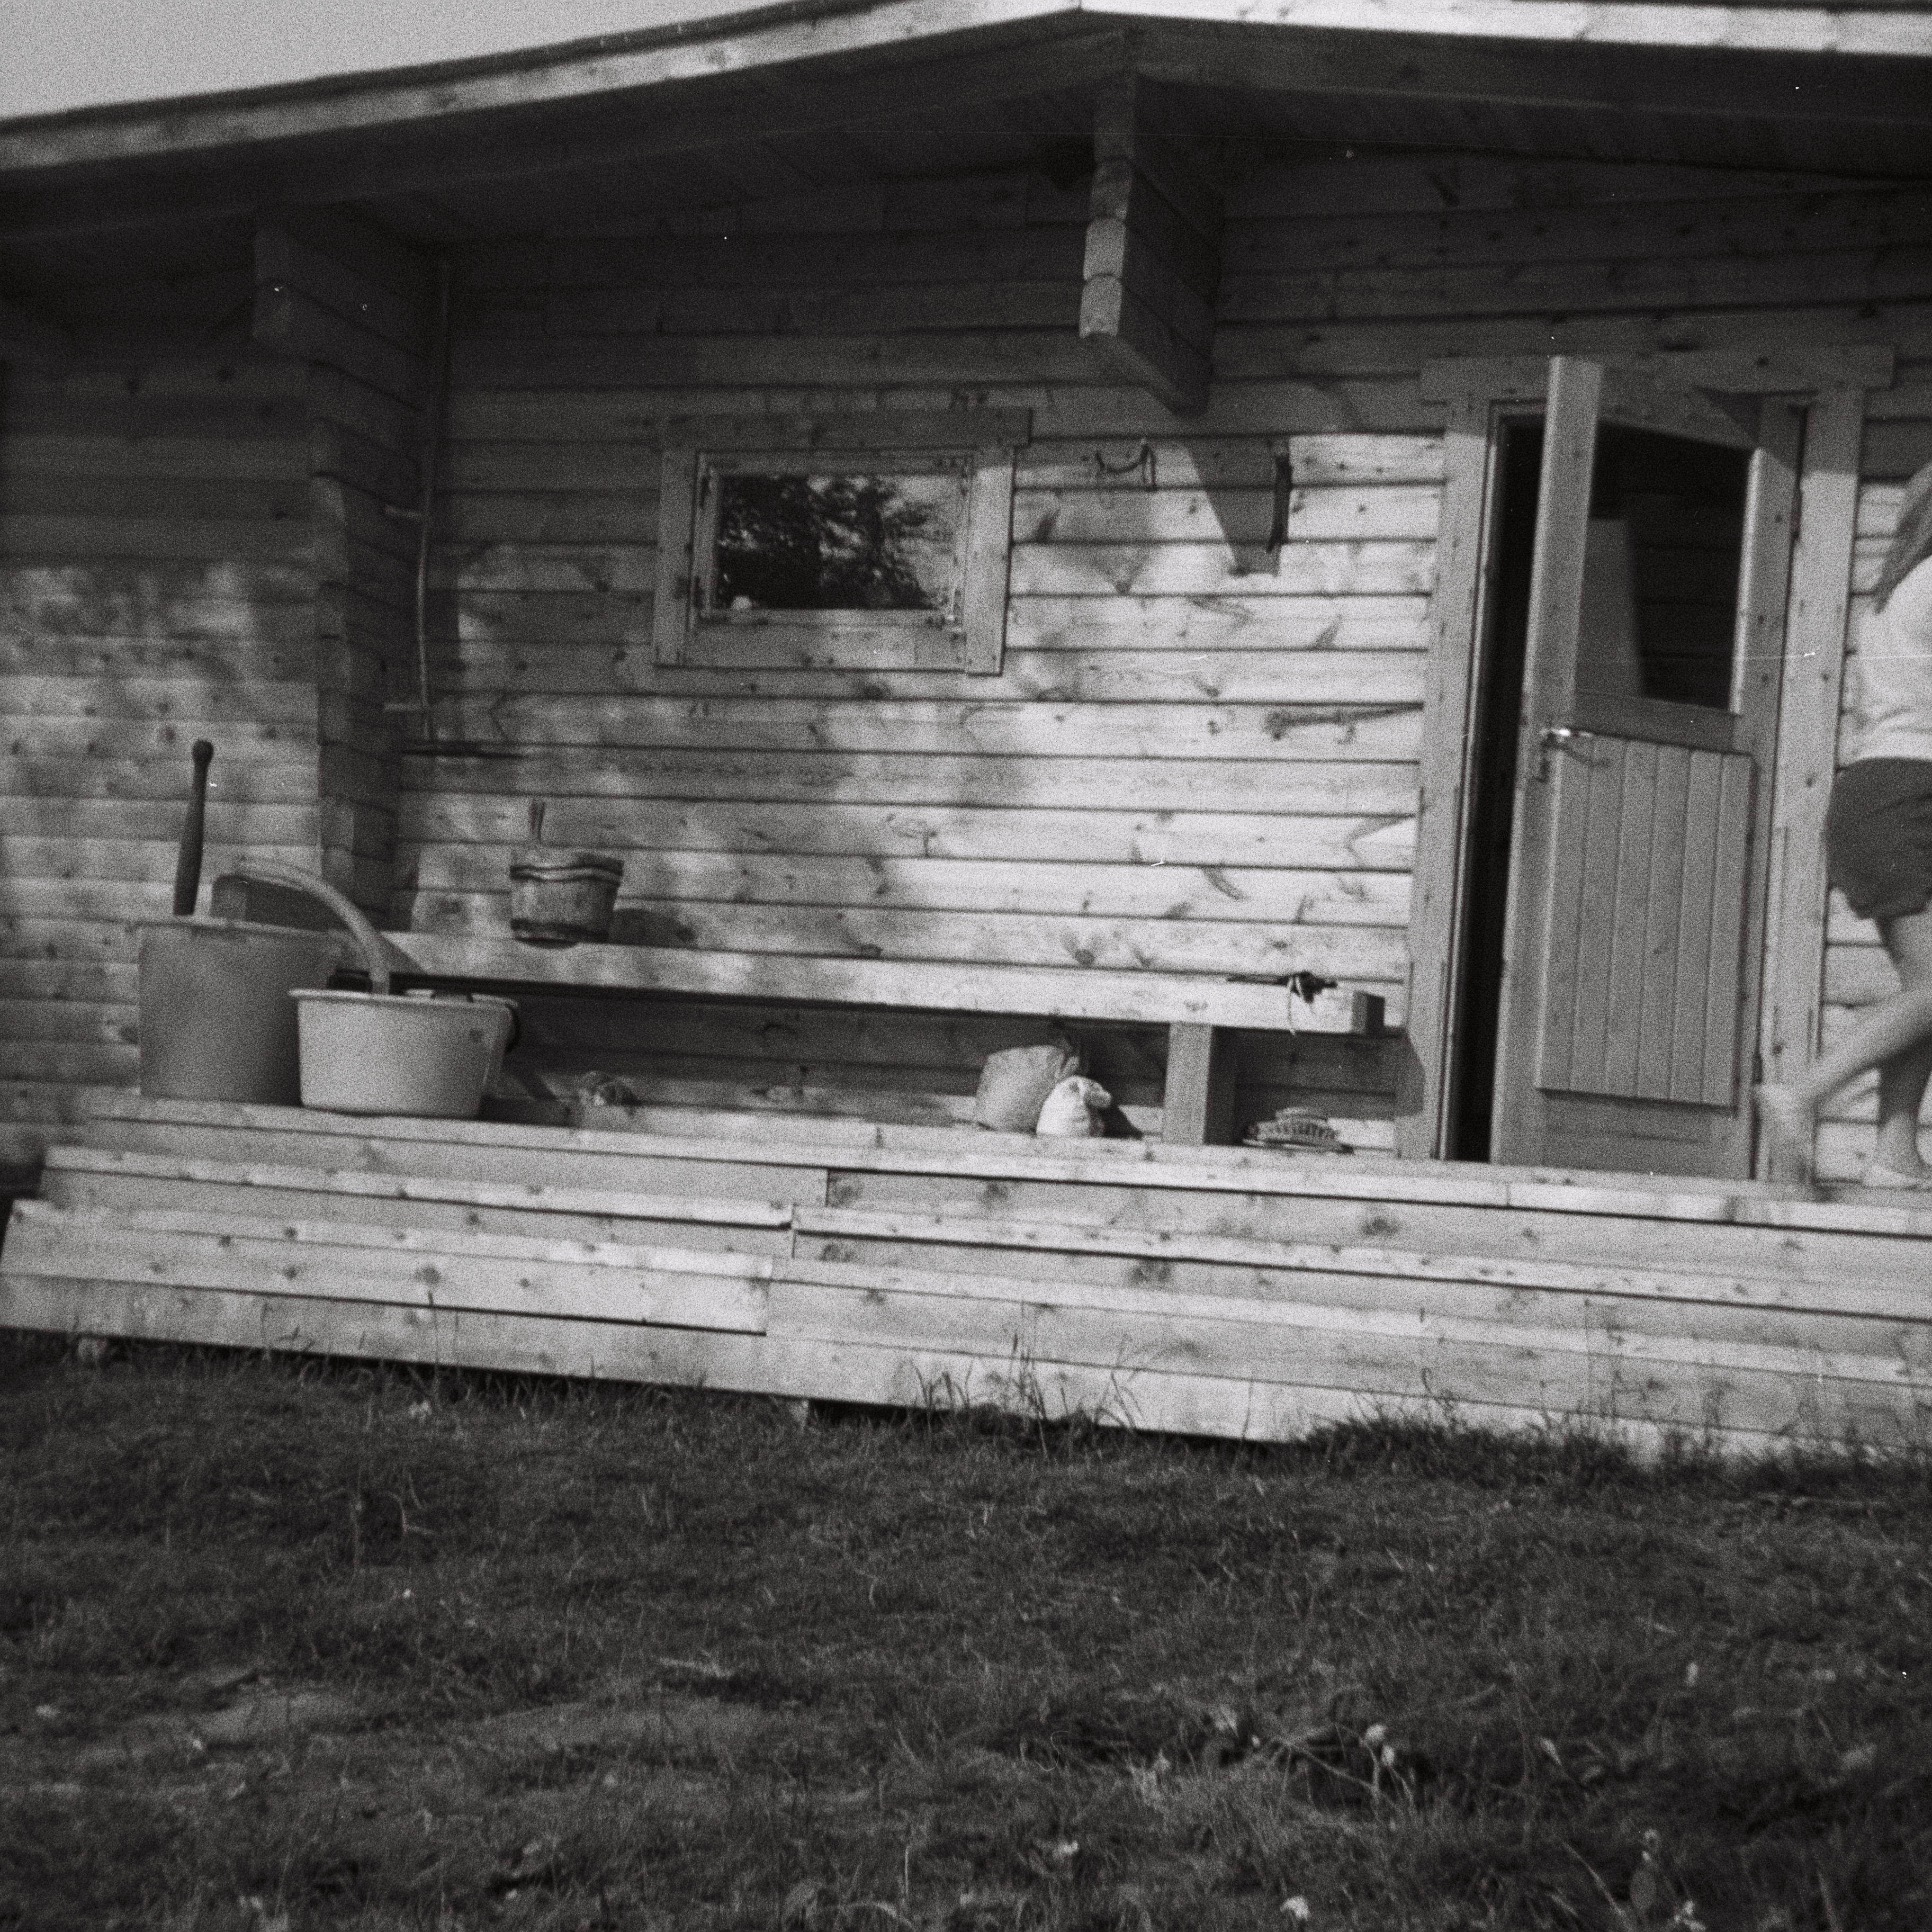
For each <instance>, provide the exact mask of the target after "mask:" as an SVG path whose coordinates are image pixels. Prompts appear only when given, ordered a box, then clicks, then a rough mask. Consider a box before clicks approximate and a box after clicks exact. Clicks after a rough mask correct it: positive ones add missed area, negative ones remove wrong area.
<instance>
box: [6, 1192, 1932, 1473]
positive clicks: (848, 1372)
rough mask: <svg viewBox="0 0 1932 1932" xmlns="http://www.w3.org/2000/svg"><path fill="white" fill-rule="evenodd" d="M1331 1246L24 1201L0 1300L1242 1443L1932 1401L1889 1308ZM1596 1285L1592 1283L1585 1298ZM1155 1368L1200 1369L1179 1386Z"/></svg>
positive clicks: (1778, 1417) (1797, 1430) (1865, 1415)
mask: <svg viewBox="0 0 1932 1932" xmlns="http://www.w3.org/2000/svg"><path fill="white" fill-rule="evenodd" d="M848 1232H849V1231H848ZM1324 1259H1326V1260H1328V1261H1329V1262H1337V1261H1339V1262H1341V1263H1343V1264H1344V1265H1342V1266H1340V1267H1337V1266H1328V1267H1323V1268H1310V1269H1308V1270H1306V1271H1303V1272H1302V1273H1301V1274H1298V1275H1297V1274H1295V1273H1294V1272H1293V1271H1275V1272H1274V1273H1273V1274H1270V1275H1268V1277H1266V1278H1265V1279H1264V1278H1263V1277H1262V1275H1261V1274H1260V1273H1259V1271H1257V1272H1256V1274H1254V1275H1253V1277H1251V1278H1250V1279H1249V1280H1247V1282H1246V1283H1245V1284H1244V1292H1241V1293H1238V1294H1234V1293H1208V1292H1193V1291H1190V1290H1184V1289H1177V1288H1175V1287H1174V1286H1172V1285H1171V1284H1168V1283H1163V1284H1161V1285H1159V1286H1146V1285H1134V1284H1128V1283H1120V1282H1105V1283H1088V1282H1082V1281H1079V1280H1073V1279H1069V1278H1067V1277H1064V1275H1063V1276H1062V1277H1059V1278H1056V1279H1055V1280H1051V1281H1050V1282H1049V1281H1043V1280H1041V1279H1040V1278H1039V1277H1026V1276H1022V1275H1015V1274H1001V1273H996V1272H993V1271H986V1272H976V1273H966V1274H960V1273H953V1272H950V1271H944V1270H942V1269H941V1268H935V1267H933V1266H932V1265H924V1266H921V1267H919V1268H887V1267H880V1266H877V1265H869V1264H867V1263H863V1262H850V1261H839V1262H832V1261H826V1260H819V1259H810V1258H807V1257H799V1258H793V1259H784V1258H781V1257H775V1256H750V1255H730V1254H724V1253H718V1252H716V1251H715V1250H714V1251H691V1250H667V1249H644V1248H637V1247H622V1246H619V1245H617V1244H592V1243H584V1242H579V1241H535V1240H531V1239H529V1238H522V1237H515V1236H508V1235H477V1234H457V1233H452V1232H449V1231H446V1230H415V1229H395V1228H385V1227H375V1226H368V1225H366V1224H362V1223H343V1222H335V1221H330V1222H325V1223H314V1222H290V1221H278V1220H272V1219H265V1218H258V1217H248V1216H242V1215H225V1214H211V1213H207V1212H205V1211H199V1210H196V1211H169V1210H166V1209H160V1208H145V1209H139V1210H129V1209H110V1208H70V1207H61V1206H56V1205H52V1204H51V1203H47V1202H23V1203H21V1204H20V1205H19V1206H18V1207H17V1210H16V1213H15V1217H14V1220H13V1224H12V1226H11V1228H10V1233H9V1237H8V1241H7V1247H6V1250H5V1256H4V1261H5V1269H4V1272H0V1320H4V1321H5V1322H7V1323H9V1324H11V1325H19V1326H23V1327H31V1328H56V1329H62V1328H65V1329H68V1330H70V1331H87V1332H101V1333H107V1334H122V1335H136V1336H152V1337H165V1338H166V1339H170V1340H182V1341H193V1342H201V1343H225V1344H229V1345H240V1346H251V1347H271V1348H280V1349H301V1350H310V1351H315V1352H324V1353H345V1354H358V1355H361V1354H376V1355H395V1356H397V1357H398V1358H401V1359H404V1360H410V1361H422V1360H433V1361H440V1362H443V1363H446V1364H452V1365H460V1366H464V1367H517V1366H532V1365H535V1366H539V1367H542V1368H544V1370H546V1371H547V1372H553V1373H592V1374H601V1375H604V1376H611V1375H619V1376H637V1377H638V1378H639V1379H646V1380H653V1381H668V1382H704V1383H707V1384H709V1385H713V1386H718V1387H732V1388H754V1389H761V1390H763V1391H765V1392H767V1393H772V1394H805V1395H813V1396H818V1397H827V1398H832V1399H846V1400H854V1399H859V1400H863V1399H869V1397H868V1396H867V1395H866V1394H865V1393H864V1392H865V1391H870V1390H872V1389H874V1388H877V1386H878V1381H879V1376H880V1373H882V1370H881V1365H880V1361H879V1360H878V1357H879V1355H880V1352H886V1353H888V1354H892V1355H896V1356H897V1357H898V1358H901V1364H902V1365H903V1364H925V1365H927V1366H931V1365H932V1364H935V1363H938V1364H944V1365H945V1367H944V1371H943V1372H944V1373H945V1374H946V1375H947V1376H949V1377H954V1376H958V1375H962V1374H967V1375H968V1382H967V1383H965V1384H962V1385H959V1386H958V1387H953V1385H951V1384H949V1385H948V1386H949V1395H948V1399H949V1400H950V1399H951V1397H953V1396H956V1395H959V1394H965V1395H968V1396H970V1395H971V1393H972V1390H973V1388H974V1387H976V1386H978V1384H975V1383H974V1382H972V1381H971V1376H973V1375H977V1376H978V1377H979V1378H980V1382H982V1383H983V1382H984V1380H985V1379H986V1377H988V1376H992V1377H993V1378H994V1379H995V1381H999V1380H1000V1379H1002V1378H1004V1379H1005V1381H1006V1382H1008V1383H1010V1382H1012V1380H1013V1378H1014V1377H1016V1376H1022V1377H1025V1378H1031V1379H1032V1382H1033V1384H1034V1385H1038V1384H1039V1383H1040V1379H1041V1378H1042V1377H1043V1376H1044V1377H1046V1379H1047V1380H1048V1381H1049V1382H1052V1383H1053V1384H1054V1385H1055V1386H1057V1387H1060V1388H1063V1389H1064V1388H1080V1389H1082V1390H1085V1391H1087V1394H1086V1396H1085V1397H1083V1398H1082V1400H1083V1401H1085V1402H1086V1403H1088V1406H1094V1400H1096V1397H1095V1394H1094V1392H1095V1391H1096V1390H1097V1389H1099V1388H1102V1387H1103V1383H1102V1382H1100V1380H1097V1379H1104V1391H1105V1400H1104V1401H1103V1402H1102V1403H1101V1404H1100V1406H1101V1409H1102V1411H1103V1413H1106V1414H1110V1415H1113V1416H1114V1417H1115V1419H1117V1420H1126V1421H1136V1420H1139V1421H1141V1422H1142V1424H1143V1425H1144V1426H1149V1427H1176V1426H1180V1425H1178V1424H1176V1423H1175V1421H1172V1420H1171V1419H1169V1418H1172V1417H1173V1416H1175V1415H1188V1416H1190V1417H1194V1418H1202V1417H1205V1416H1206V1415H1209V1414H1210V1413H1213V1414H1216V1415H1219V1417H1220V1422H1219V1424H1217V1430H1216V1431H1215V1432H1214V1433H1237V1434H1243V1435H1253V1434H1254V1433H1257V1431H1256V1424H1255V1423H1254V1421H1253V1418H1254V1416H1255V1415H1256V1414H1258V1413H1259V1414H1260V1415H1264V1416H1268V1417H1276V1418H1278V1417H1279V1416H1280V1415H1283V1414H1286V1413H1289V1412H1293V1413H1296V1414H1305V1413H1311V1412H1320V1413H1322V1414H1324V1415H1333V1414H1335V1413H1337V1412H1340V1406H1342V1405H1344V1404H1346V1403H1354V1404H1355V1405H1356V1409H1355V1412H1357V1413H1362V1412H1367V1411H1376V1410H1395V1411H1400V1412H1435V1413H1442V1412H1445V1409H1448V1410H1450V1411H1454V1412H1461V1411H1463V1410H1464V1409H1469V1410H1472V1411H1473V1412H1477V1413H1478V1414H1479V1415H1481V1416H1484V1417H1487V1418H1490V1419H1506V1418H1511V1417H1513V1418H1515V1419H1517V1421H1523V1420H1526V1419H1528V1418H1531V1417H1532V1416H1541V1417H1544V1418H1571V1419H1572V1420H1582V1421H1589V1422H1590V1423H1591V1424H1597V1425H1602V1426H1605V1427H1616V1428H1619V1429H1622V1428H1623V1427H1625V1426H1626V1425H1632V1426H1637V1427H1640V1429H1641V1430H1646V1431H1650V1432H1653V1433H1654V1432H1657V1431H1670V1430H1674V1431H1677V1432H1680V1433H1691V1434H1703V1435H1708V1436H1715V1437H1721V1438H1724V1439H1730V1440H1732V1441H1734V1442H1744V1441H1745V1439H1750V1440H1751V1441H1757V1440H1758V1439H1763V1438H1767V1437H1770V1436H1784V1437H1785V1438H1787V1439H1790V1438H1792V1437H1793V1436H1797V1437H1802V1438H1810V1437H1814V1436H1815V1437H1821V1438H1826V1439H1842V1438H1843V1437H1844V1436H1847V1435H1850V1436H1856V1437H1857V1438H1858V1439H1860V1440H1862V1441H1865V1442H1900V1441H1904V1440H1909V1439H1911V1437H1910V1432H1911V1431H1912V1430H1914V1429H1915V1428H1917V1427H1920V1426H1921V1425H1922V1424H1923V1421H1924V1418H1925V1415H1926V1412H1927V1406H1928V1403H1932V1350H1928V1349H1927V1346H1926V1344H1927V1340H1928V1329H1927V1325H1926V1324H1924V1323H1920V1324H1917V1325H1913V1326H1912V1328H1911V1330H1910V1340H1911V1343H1912V1346H1907V1347H1901V1346H1898V1343H1899V1339H1900V1334H1901V1332H1903V1331H1901V1330H1900V1325H1899V1324H1898V1323H1897V1321H1896V1319H1893V1318H1891V1317H1889V1316H1885V1315H1883V1314H1879V1315H1878V1316H1874V1317H1873V1318H1871V1319H1867V1320H1866V1321H1865V1322H1864V1324H1863V1328H1862V1331H1861V1332H1862V1334H1863V1336H1864V1339H1865V1342H1866V1346H1859V1342H1858V1333H1859V1331H1857V1330H1856V1328H1855V1325H1854V1323H1853V1322H1852V1319H1851V1318H1849V1317H1843V1316H1841V1317H1839V1318H1838V1319H1837V1322H1836V1325H1835V1328H1834V1331H1833V1336H1832V1339H1833V1340H1834V1341H1842V1343H1843V1346H1827V1345H1826V1338H1825V1335H1824V1333H1823V1331H1820V1333H1819V1334H1817V1335H1814V1337H1811V1339H1810V1340H1808V1341H1807V1342H1805V1343H1801V1344H1799V1345H1795V1346H1794V1345H1791V1344H1788V1343H1781V1342H1778V1341H1775V1340H1759V1341H1753V1340H1742V1339H1739V1338H1738V1337H1730V1336H1727V1337H1713V1336H1712V1335H1711V1334H1707V1333H1705V1332H1703V1331H1701V1330H1700V1328H1699V1327H1698V1325H1697V1324H1696V1323H1695V1322H1691V1323H1688V1324H1686V1325H1683V1326H1682V1328H1679V1330H1677V1331H1675V1332H1673V1331H1671V1330H1670V1329H1668V1328H1667V1329H1664V1330H1663V1331H1644V1330H1640V1329H1638V1328H1636V1327H1635V1326H1634V1325H1630V1324H1628V1323H1624V1322H1618V1321H1616V1320H1615V1319H1598V1320H1590V1319H1586V1320H1584V1321H1581V1322H1579V1321H1576V1320H1571V1321H1568V1322H1562V1321H1559V1320H1556V1319H1552V1318H1553V1316H1556V1315H1557V1314H1559V1313H1565V1312H1567V1313H1571V1314H1573V1315H1574V1313H1576V1312H1577V1310H1587V1308H1588V1307H1589V1305H1590V1304H1588V1303H1587V1302H1586V1301H1583V1300H1580V1299H1577V1298H1574V1293H1573V1292H1572V1291H1566V1290H1565V1289H1559V1288H1557V1287H1556V1286H1554V1285H1553V1284H1547V1285H1545V1286H1544V1287H1543V1288H1541V1289H1535V1288H1533V1287H1532V1286H1529V1285H1528V1284H1520V1285H1518V1286H1517V1287H1516V1289H1515V1290H1514V1293H1513V1294H1512V1295H1511V1296H1510V1298H1508V1300H1506V1301H1503V1302H1502V1303H1499V1304H1494V1305H1490V1306H1478V1307H1475V1308H1473V1309H1472V1308H1471V1307H1464V1306H1459V1305H1457V1304H1456V1302H1455V1301H1454V1297H1453V1295H1451V1294H1449V1292H1448V1291H1450V1290H1451V1289H1453V1288H1454V1286H1457V1285H1459V1284H1462V1285H1468V1284H1472V1283H1473V1284H1476V1285H1485V1284H1486V1283H1487V1274H1486V1272H1485V1271H1484V1268H1483V1267H1482V1266H1481V1265H1476V1266H1475V1267H1473V1268H1472V1267H1471V1266H1470V1265H1467V1264H1461V1265H1457V1264H1452V1263H1449V1262H1437V1263H1436V1264H1435V1266H1436V1271H1437V1272H1436V1275H1435V1276H1434V1277H1433V1278H1432V1280H1431V1282H1430V1287H1431V1289H1432V1291H1433V1292H1432V1294H1431V1295H1430V1298H1428V1299H1427V1300H1421V1301H1418V1300H1411V1301H1407V1302H1405V1301H1404V1300H1403V1297H1402V1295H1400V1294H1399V1293H1391V1294H1390V1295H1388V1298H1387V1299H1386V1300H1385V1301H1384V1302H1383V1303H1382V1304H1380V1305H1375V1304H1367V1305H1363V1304H1349V1305H1338V1304H1337V1303H1336V1302H1335V1301H1333V1300H1332V1299H1331V1298H1329V1297H1328V1291H1329V1290H1330V1289H1332V1287H1333V1286H1334V1283H1336V1282H1337V1280H1370V1279H1373V1280H1379V1282H1380V1283H1382V1286H1384V1287H1385V1289H1395V1288H1397V1287H1398V1286H1400V1285H1402V1284H1404V1283H1408V1282H1409V1280H1410V1277H1412V1275H1413V1274H1414V1271H1415V1268H1416V1267H1417V1265H1418V1258H1416V1257H1413V1256H1399V1255H1379V1256H1378V1255H1370V1254H1367V1253H1356V1254H1353V1255H1345V1256H1340V1257H1335V1256H1328V1257H1325V1258H1324ZM1649 1286H1652V1288H1653V1289H1655V1288H1658V1287H1661V1286H1668V1284H1659V1283H1652V1284H1650V1285H1649ZM1291 1287H1292V1289H1293V1290H1294V1291H1295V1292H1289V1289H1290V1288H1291ZM1566 1293H1573V1298H1572V1299H1571V1300H1570V1301H1568V1302H1567V1303H1566V1301H1565V1299H1564V1297H1565V1294H1566ZM1614 1305H1616V1304H1615V1301H1614V1298H1609V1297H1607V1298H1604V1299H1602V1300H1600V1301H1598V1302H1597V1303H1596V1304H1595V1307H1596V1308H1597V1309H1598V1310H1608V1309H1609V1308H1610V1307H1613V1306H1614ZM841 1364H842V1365H843V1366H841ZM969 1371H970V1372H971V1373H970V1374H969V1373H968V1372H969ZM921 1372H923V1371H921ZM895 1373H896V1371H895ZM1176 1378H1179V1379H1183V1380H1192V1381H1193V1382H1198V1383H1202V1384H1207V1385H1222V1386H1220V1387H1219V1388H1218V1389H1202V1388H1196V1390H1194V1391H1193V1393H1192V1394H1188V1395H1187V1396H1186V1397H1185V1398H1184V1397H1183V1395H1182V1394H1181V1391H1180V1390H1179V1389H1178V1387H1177V1386H1175V1379H1176ZM1285 1392H1287V1393H1285ZM931 1393H932V1391H928V1394H931ZM1290 1393H1292V1397H1293V1400H1290V1399H1289V1397H1290ZM1211 1395H1212V1396H1213V1397H1214V1403H1210V1402H1209V1400H1208V1397H1210V1396H1211ZM1148 1403H1152V1404H1153V1406H1151V1407H1149V1406H1146V1405H1147V1404H1148ZM1217 1403H1218V1405H1219V1406H1218V1408H1217V1407H1216V1406H1215V1404H1217ZM1311 1403H1312V1404H1313V1409H1312V1410H1311V1409H1310V1404H1311ZM1237 1404H1239V1405H1240V1406H1241V1408H1240V1418H1239V1421H1238V1426H1236V1424H1237V1418H1236V1415H1235V1406H1236V1405H1237ZM1275 1426H1276V1424H1274V1422H1270V1423H1268V1424H1267V1425H1266V1427H1267V1428H1268V1429H1272V1428H1273V1427H1275ZM1263 1433H1265V1431H1264V1432H1263Z"/></svg>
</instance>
